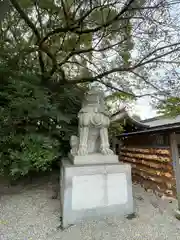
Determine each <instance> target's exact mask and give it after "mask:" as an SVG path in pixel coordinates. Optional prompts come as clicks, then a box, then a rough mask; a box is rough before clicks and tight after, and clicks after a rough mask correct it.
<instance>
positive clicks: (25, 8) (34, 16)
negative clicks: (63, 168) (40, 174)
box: [0, 0, 180, 177]
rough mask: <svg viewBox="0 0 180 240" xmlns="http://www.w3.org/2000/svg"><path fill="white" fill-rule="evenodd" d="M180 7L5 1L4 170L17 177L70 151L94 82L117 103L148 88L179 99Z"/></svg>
mask: <svg viewBox="0 0 180 240" xmlns="http://www.w3.org/2000/svg"><path fill="white" fill-rule="evenodd" d="M179 6H180V5H179V2H178V1H171V0H170V1H166V0H124V1H122V0H93V1H92V0H86V1H84V0H1V1H0V31H1V34H0V50H1V51H0V76H1V83H0V84H1V88H0V103H1V105H0V111H1V116H0V125H1V130H0V134H1V145H0V165H1V167H0V168H1V172H3V173H5V172H7V174H8V175H10V176H14V177H17V176H19V175H24V174H27V173H28V172H29V171H33V170H39V169H42V170H45V169H47V168H48V167H49V165H50V164H51V163H52V161H54V159H56V158H58V156H59V155H63V154H65V153H67V151H68V147H69V145H68V140H69V137H70V135H71V134H74V133H76V131H77V119H76V115H77V112H78V110H79V108H80V103H81V99H82V96H83V93H84V91H85V90H86V89H87V88H88V86H89V84H95V85H96V86H97V87H101V88H103V90H104V91H107V95H108V96H107V101H108V102H109V103H110V105H111V103H112V102H114V101H115V102H116V107H117V108H118V107H119V104H120V102H121V101H128V100H130V101H132V100H133V99H136V98H139V97H143V96H149V95H150V96H153V97H154V98H155V99H156V102H155V103H156V105H157V104H160V105H159V107H160V108H161V109H165V108H166V109H167V107H168V109H169V106H170V105H167V103H168V104H169V102H172V104H174V101H178V102H179V96H176V95H175V93H174V92H173V91H172V86H171V85H172V84H171V81H172V78H171V76H172V72H173V71H174V69H175V70H176V73H177V67H178V64H179V50H180V41H179V40H180V39H179V20H178V14H177V13H176V11H175V10H177V9H178V8H179ZM169 79H170V80H171V81H170V80H169ZM174 81H175V80H174ZM167 98H168V99H169V102H167V101H165V100H167ZM164 103H165V104H166V105H162V104H164ZM172 104H171V106H172ZM176 110H177V109H176ZM177 111H179V110H177ZM177 111H176V112H177ZM116 127H117V126H114V128H116ZM118 128H120V131H121V130H122V128H121V126H118Z"/></svg>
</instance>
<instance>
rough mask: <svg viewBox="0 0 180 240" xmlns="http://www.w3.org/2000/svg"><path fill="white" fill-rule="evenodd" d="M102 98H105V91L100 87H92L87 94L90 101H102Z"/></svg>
mask: <svg viewBox="0 0 180 240" xmlns="http://www.w3.org/2000/svg"><path fill="white" fill-rule="evenodd" d="M102 99H104V93H103V92H102V91H100V90H99V89H97V88H95V87H92V88H91V89H90V90H89V91H88V92H86V94H85V100H86V101H87V102H88V103H92V104H93V103H97V102H99V103H100V102H101V101H102Z"/></svg>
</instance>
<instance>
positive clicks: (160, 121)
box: [142, 115, 180, 127]
mask: <svg viewBox="0 0 180 240" xmlns="http://www.w3.org/2000/svg"><path fill="white" fill-rule="evenodd" d="M142 122H143V123H145V124H147V125H149V126H150V127H158V126H167V125H171V124H178V123H180V115H178V116H177V117H164V116H160V117H155V118H151V119H146V120H144V121H142Z"/></svg>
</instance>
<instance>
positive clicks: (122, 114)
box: [111, 107, 149, 129]
mask: <svg viewBox="0 0 180 240" xmlns="http://www.w3.org/2000/svg"><path fill="white" fill-rule="evenodd" d="M124 119H126V120H129V121H130V122H132V123H133V124H134V125H135V126H137V127H140V128H144V129H147V128H149V124H147V123H143V122H142V121H137V120H136V119H134V118H133V117H131V116H130V115H129V113H128V112H127V110H126V108H125V107H124V108H121V109H120V110H119V111H118V112H116V113H115V114H113V115H111V121H112V122H114V121H121V120H124Z"/></svg>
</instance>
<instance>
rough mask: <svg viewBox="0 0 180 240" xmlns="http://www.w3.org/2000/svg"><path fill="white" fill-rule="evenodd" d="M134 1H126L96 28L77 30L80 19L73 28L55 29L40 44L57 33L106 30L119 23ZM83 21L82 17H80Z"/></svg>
mask: <svg viewBox="0 0 180 240" xmlns="http://www.w3.org/2000/svg"><path fill="white" fill-rule="evenodd" d="M134 1H135V0H130V1H128V4H126V5H125V6H124V7H123V8H122V10H121V11H120V12H119V13H118V14H117V15H116V16H115V17H114V18H113V19H111V20H109V21H107V22H106V23H104V24H102V25H101V26H98V27H95V28H87V29H84V30H83V29H79V28H80V26H79V23H80V22H82V20H81V18H79V19H78V20H76V21H75V23H74V24H73V26H71V27H70V26H66V27H64V28H63V27H60V28H56V29H54V30H53V31H51V32H49V33H48V34H47V35H46V36H45V37H44V38H43V39H42V40H41V42H40V44H42V43H43V42H45V41H46V40H47V39H48V38H49V37H51V36H52V35H54V34H57V33H65V32H73V33H76V34H79V35H81V34H87V33H94V32H97V31H99V30H101V29H103V28H106V27H108V26H110V25H111V24H112V23H113V22H115V21H117V20H118V21H119V20H120V19H119V18H120V16H121V15H123V14H124V13H125V12H126V11H127V10H128V8H129V7H130V6H131V4H132V3H133V2H134ZM82 19H83V17H82Z"/></svg>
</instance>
